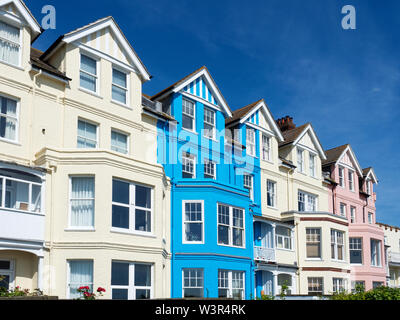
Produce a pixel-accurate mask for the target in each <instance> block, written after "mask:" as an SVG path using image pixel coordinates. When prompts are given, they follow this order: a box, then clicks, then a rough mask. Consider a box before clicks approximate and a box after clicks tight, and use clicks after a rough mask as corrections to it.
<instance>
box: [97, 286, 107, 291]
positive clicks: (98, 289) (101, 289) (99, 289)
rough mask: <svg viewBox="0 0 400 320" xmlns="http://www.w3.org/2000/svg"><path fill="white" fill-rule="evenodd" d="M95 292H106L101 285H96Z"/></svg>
mask: <svg viewBox="0 0 400 320" xmlns="http://www.w3.org/2000/svg"><path fill="white" fill-rule="evenodd" d="M97 292H106V289H104V288H102V287H98V288H97Z"/></svg>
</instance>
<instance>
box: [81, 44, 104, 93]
mask: <svg viewBox="0 0 400 320" xmlns="http://www.w3.org/2000/svg"><path fill="white" fill-rule="evenodd" d="M82 55H83V56H85V57H87V58H89V59H92V60H94V61H96V74H91V73H89V72H87V71H84V70H82V57H81V56H82ZM81 72H83V73H85V74H87V75H89V76H91V77H94V78H95V79H96V91H92V90H90V89H86V88H84V87H82V86H81ZM99 79H100V59H99V58H98V57H96V56H94V55H92V54H90V53H88V52H82V51H81V52H80V56H79V89H80V90H83V91H85V92H87V93H89V94H95V95H98V96H99V95H100V81H99Z"/></svg>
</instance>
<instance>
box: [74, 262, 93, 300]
mask: <svg viewBox="0 0 400 320" xmlns="http://www.w3.org/2000/svg"><path fill="white" fill-rule="evenodd" d="M69 270H70V275H69V290H70V295H69V297H70V299H76V298H80V297H81V294H80V293H79V292H77V289H78V288H79V287H82V286H89V288H90V289H91V291H92V290H93V261H82V260H81V261H70V262H69Z"/></svg>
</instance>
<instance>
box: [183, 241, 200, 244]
mask: <svg viewBox="0 0 400 320" xmlns="http://www.w3.org/2000/svg"><path fill="white" fill-rule="evenodd" d="M182 244H194V245H198V244H204V242H199V241H182Z"/></svg>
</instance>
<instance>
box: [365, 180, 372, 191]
mask: <svg viewBox="0 0 400 320" xmlns="http://www.w3.org/2000/svg"><path fill="white" fill-rule="evenodd" d="M365 184H366V187H367V188H366V189H367V194H369V195H370V194H371V182H370V181H368V180H367V182H366V183H365Z"/></svg>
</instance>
